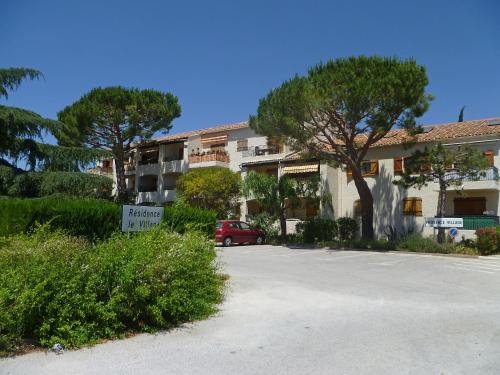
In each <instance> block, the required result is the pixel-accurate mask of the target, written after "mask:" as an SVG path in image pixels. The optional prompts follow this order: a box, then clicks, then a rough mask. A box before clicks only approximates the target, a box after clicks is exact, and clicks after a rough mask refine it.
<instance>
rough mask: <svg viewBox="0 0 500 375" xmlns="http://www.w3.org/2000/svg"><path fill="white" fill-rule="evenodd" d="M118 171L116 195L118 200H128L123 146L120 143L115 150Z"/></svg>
mask: <svg viewBox="0 0 500 375" xmlns="http://www.w3.org/2000/svg"><path fill="white" fill-rule="evenodd" d="M114 154H115V172H116V197H115V200H116V201H117V202H120V203H122V202H127V200H128V194H127V184H126V183H125V167H124V165H123V157H124V156H123V146H122V145H118V146H117V147H116V149H115V151H114Z"/></svg>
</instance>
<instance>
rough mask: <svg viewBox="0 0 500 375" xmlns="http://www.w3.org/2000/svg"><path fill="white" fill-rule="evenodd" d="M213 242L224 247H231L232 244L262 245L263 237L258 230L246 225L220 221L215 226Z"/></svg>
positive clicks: (233, 221) (231, 221)
mask: <svg viewBox="0 0 500 375" xmlns="http://www.w3.org/2000/svg"><path fill="white" fill-rule="evenodd" d="M215 228H216V229H215V242H218V243H222V244H223V245H224V246H231V245H232V244H233V243H238V244H243V243H255V244H257V245H262V244H263V243H264V239H265V235H264V232H262V231H261V230H259V229H253V228H251V227H250V225H248V224H247V223H245V222H243V221H239V220H220V221H217V224H216V226H215Z"/></svg>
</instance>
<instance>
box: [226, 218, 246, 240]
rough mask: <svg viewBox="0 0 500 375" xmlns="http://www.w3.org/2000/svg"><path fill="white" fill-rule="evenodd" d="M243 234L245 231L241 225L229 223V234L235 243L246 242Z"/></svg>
mask: <svg viewBox="0 0 500 375" xmlns="http://www.w3.org/2000/svg"><path fill="white" fill-rule="evenodd" d="M242 232H243V231H242V230H241V228H240V223H238V222H236V221H234V222H231V223H229V233H230V235H231V238H232V239H233V242H235V243H241V242H244V236H243V233H242Z"/></svg>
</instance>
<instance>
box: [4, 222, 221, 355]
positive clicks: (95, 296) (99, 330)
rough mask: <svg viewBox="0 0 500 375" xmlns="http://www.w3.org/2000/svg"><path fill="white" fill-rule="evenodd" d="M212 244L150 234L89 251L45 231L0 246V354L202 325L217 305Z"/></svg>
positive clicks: (115, 239) (193, 237) (197, 237)
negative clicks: (27, 345)
mask: <svg viewBox="0 0 500 375" xmlns="http://www.w3.org/2000/svg"><path fill="white" fill-rule="evenodd" d="M215 259H216V254H215V250H214V245H213V242H212V241H207V240H206V237H205V236H203V235H201V234H199V233H186V234H185V235H180V234H177V233H172V232H168V231H167V230H166V229H165V228H164V227H160V226H158V227H154V228H153V229H151V230H150V231H147V232H141V233H138V234H137V235H135V236H133V237H132V238H131V239H128V238H127V236H126V235H124V234H118V233H117V234H115V235H113V236H112V237H111V238H110V239H108V240H106V241H105V242H100V243H98V244H97V245H95V246H92V245H91V244H90V243H89V242H87V241H86V240H84V239H82V238H76V237H71V236H68V235H66V234H64V233H63V232H61V231H55V232H51V231H49V230H48V228H47V227H46V226H43V227H40V228H38V229H37V230H35V231H34V233H33V234H32V235H26V234H22V235H17V236H12V237H9V238H4V239H3V240H2V241H0V269H2V272H1V273H0V349H3V350H15V349H16V347H17V346H18V345H20V344H21V343H22V341H23V340H24V339H31V340H35V341H36V342H37V343H39V344H40V345H43V346H52V345H53V344H54V343H56V342H58V343H61V344H63V345H64V346H65V347H69V348H71V347H78V346H81V345H84V344H87V343H95V342H97V341H98V340H101V339H106V338H114V337H119V336H120V335H122V334H124V333H126V332H128V331H154V330H157V329H162V328H169V327H173V326H176V325H178V324H180V323H182V322H186V321H193V320H197V319H202V318H205V317H207V316H208V315H210V314H212V313H213V312H214V311H215V310H216V304H217V303H219V302H220V301H221V299H222V291H223V280H222V278H221V276H220V275H219V274H218V273H217V265H216V263H215Z"/></svg>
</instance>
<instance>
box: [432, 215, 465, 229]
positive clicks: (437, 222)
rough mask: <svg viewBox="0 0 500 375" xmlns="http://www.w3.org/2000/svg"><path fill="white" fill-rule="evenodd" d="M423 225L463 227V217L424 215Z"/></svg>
mask: <svg viewBox="0 0 500 375" xmlns="http://www.w3.org/2000/svg"><path fill="white" fill-rule="evenodd" d="M425 226H426V227H432V228H453V227H457V228H463V226H464V219H462V218H461V217H426V218H425Z"/></svg>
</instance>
